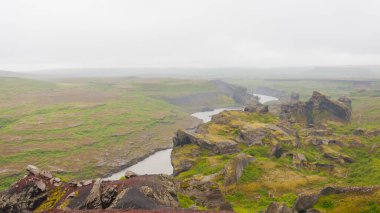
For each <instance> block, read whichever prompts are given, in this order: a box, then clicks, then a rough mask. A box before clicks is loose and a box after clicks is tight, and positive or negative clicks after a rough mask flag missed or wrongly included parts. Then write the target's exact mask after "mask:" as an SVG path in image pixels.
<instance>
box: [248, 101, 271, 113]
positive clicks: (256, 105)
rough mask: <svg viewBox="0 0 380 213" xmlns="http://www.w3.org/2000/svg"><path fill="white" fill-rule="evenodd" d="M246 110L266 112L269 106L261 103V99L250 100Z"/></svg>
mask: <svg viewBox="0 0 380 213" xmlns="http://www.w3.org/2000/svg"><path fill="white" fill-rule="evenodd" d="M244 111H245V112H251V113H259V114H266V113H268V112H269V107H268V106H267V105H264V104H261V103H260V102H259V101H252V102H250V103H249V104H248V105H247V106H246V107H245V108H244Z"/></svg>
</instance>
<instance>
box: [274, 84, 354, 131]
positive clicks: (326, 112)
mask: <svg viewBox="0 0 380 213" xmlns="http://www.w3.org/2000/svg"><path fill="white" fill-rule="evenodd" d="M351 112H352V106H351V100H350V99H349V98H347V97H341V98H339V99H338V100H331V99H330V98H328V97H327V96H326V95H324V94H322V93H319V92H316V91H314V92H313V95H312V96H311V98H310V99H309V101H307V102H300V101H298V102H291V103H289V104H283V105H282V106H281V112H280V117H281V118H282V119H284V120H288V121H290V122H300V123H304V124H307V125H308V126H314V125H320V124H321V123H322V122H324V121H326V120H334V121H340V122H347V121H350V119H351Z"/></svg>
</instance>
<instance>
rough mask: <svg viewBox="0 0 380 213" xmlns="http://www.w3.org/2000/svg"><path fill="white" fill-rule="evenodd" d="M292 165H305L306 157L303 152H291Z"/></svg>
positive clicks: (298, 166) (300, 166)
mask: <svg viewBox="0 0 380 213" xmlns="http://www.w3.org/2000/svg"><path fill="white" fill-rule="evenodd" d="M293 165H294V166H295V167H296V168H302V167H305V166H307V159H306V157H305V155H304V154H301V153H294V154H293Z"/></svg>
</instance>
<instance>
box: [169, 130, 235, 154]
mask: <svg viewBox="0 0 380 213" xmlns="http://www.w3.org/2000/svg"><path fill="white" fill-rule="evenodd" d="M186 144H195V145H198V146H199V147H200V148H202V149H206V150H210V151H212V152H213V153H214V154H232V153H236V152H239V151H240V149H239V147H238V144H237V143H236V142H234V141H231V140H223V141H213V142H211V141H208V140H205V139H203V138H197V137H196V136H194V135H192V134H190V133H187V132H185V131H183V130H178V131H177V133H176V136H175V137H174V138H173V145H174V147H177V146H184V145H186Z"/></svg>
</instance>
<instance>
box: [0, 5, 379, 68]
mask: <svg viewBox="0 0 380 213" xmlns="http://www.w3.org/2000/svg"><path fill="white" fill-rule="evenodd" d="M379 11H380V1H379V0H360V1H359V0H187V1H185V0H133V1H132V0H60V1H58V0H24V1H20V0H0V70H23V71H25V70H33V69H45V68H66V67H188V66H194V67H221V66H245V67H246V66H254V67H278V66H305V65H364V64H370V65H379V64H380V12H379Z"/></svg>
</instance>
